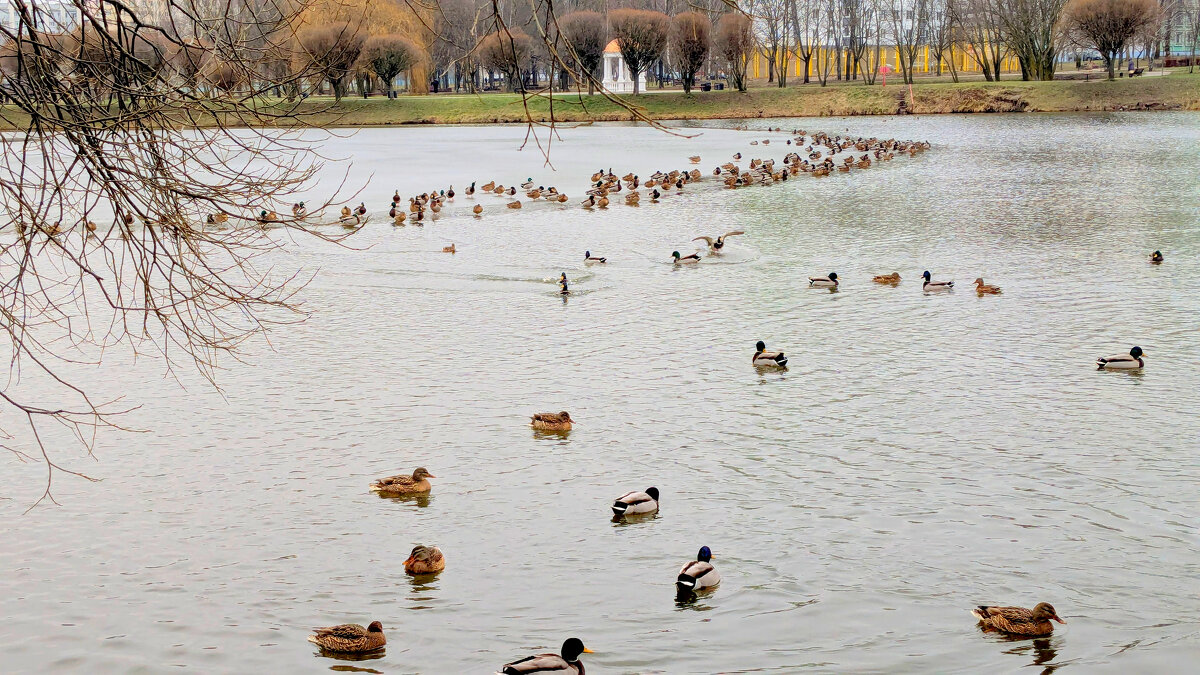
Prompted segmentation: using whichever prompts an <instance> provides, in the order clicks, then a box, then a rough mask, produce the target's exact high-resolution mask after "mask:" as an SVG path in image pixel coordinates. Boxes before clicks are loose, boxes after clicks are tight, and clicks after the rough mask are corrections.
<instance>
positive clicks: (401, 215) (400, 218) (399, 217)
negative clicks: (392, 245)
mask: <svg viewBox="0 0 1200 675" xmlns="http://www.w3.org/2000/svg"><path fill="white" fill-rule="evenodd" d="M407 219H408V214H407V213H405V212H403V211H397V212H396V217H395V218H392V224H393V225H403V224H404V221H405V220H407Z"/></svg>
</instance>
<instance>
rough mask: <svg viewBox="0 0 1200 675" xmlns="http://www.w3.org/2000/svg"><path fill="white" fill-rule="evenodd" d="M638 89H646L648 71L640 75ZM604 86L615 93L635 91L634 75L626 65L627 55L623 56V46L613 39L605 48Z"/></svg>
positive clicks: (602, 80) (602, 81)
mask: <svg viewBox="0 0 1200 675" xmlns="http://www.w3.org/2000/svg"><path fill="white" fill-rule="evenodd" d="M638 80H639V86H638V91H646V71H644V70H643V71H642V72H641V73H640V74H639V75H638ZM600 81H601V83H602V84H603V85H604V88H605V89H607V90H609V91H611V92H613V93H614V94H630V93H633V76H632V75H631V74H630V73H629V67H628V66H626V65H625V57H624V56H621V48H620V47H619V46H617V41H616V40H613V41H612V42H610V43H608V46H607V47H605V48H604V73H603V77H602V78H601V80H600Z"/></svg>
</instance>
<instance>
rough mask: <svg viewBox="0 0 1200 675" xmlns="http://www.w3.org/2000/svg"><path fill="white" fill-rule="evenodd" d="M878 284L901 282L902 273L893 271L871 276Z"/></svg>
mask: <svg viewBox="0 0 1200 675" xmlns="http://www.w3.org/2000/svg"><path fill="white" fill-rule="evenodd" d="M871 281H874V282H875V283H877V284H898V283H900V273H899V272H892V273H891V274H877V275H875V276H874V277H872V278H871Z"/></svg>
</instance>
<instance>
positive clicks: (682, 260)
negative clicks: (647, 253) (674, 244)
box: [671, 251, 700, 265]
mask: <svg viewBox="0 0 1200 675" xmlns="http://www.w3.org/2000/svg"><path fill="white" fill-rule="evenodd" d="M671 257H672V258H674V259H675V264H676V265H687V264H692V263H698V262H700V254H699V253H693V254H691V255H685V256H681V255H679V251H671Z"/></svg>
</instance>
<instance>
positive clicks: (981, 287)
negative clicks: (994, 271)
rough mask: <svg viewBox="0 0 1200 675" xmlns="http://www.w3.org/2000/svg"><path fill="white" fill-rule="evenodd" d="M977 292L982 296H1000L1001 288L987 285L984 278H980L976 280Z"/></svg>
mask: <svg viewBox="0 0 1200 675" xmlns="http://www.w3.org/2000/svg"><path fill="white" fill-rule="evenodd" d="M975 292H976V293H978V294H980V295H1000V287H999V286H991V285H988V284H985V283H983V277H979V278H978V279H976V280H975Z"/></svg>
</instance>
